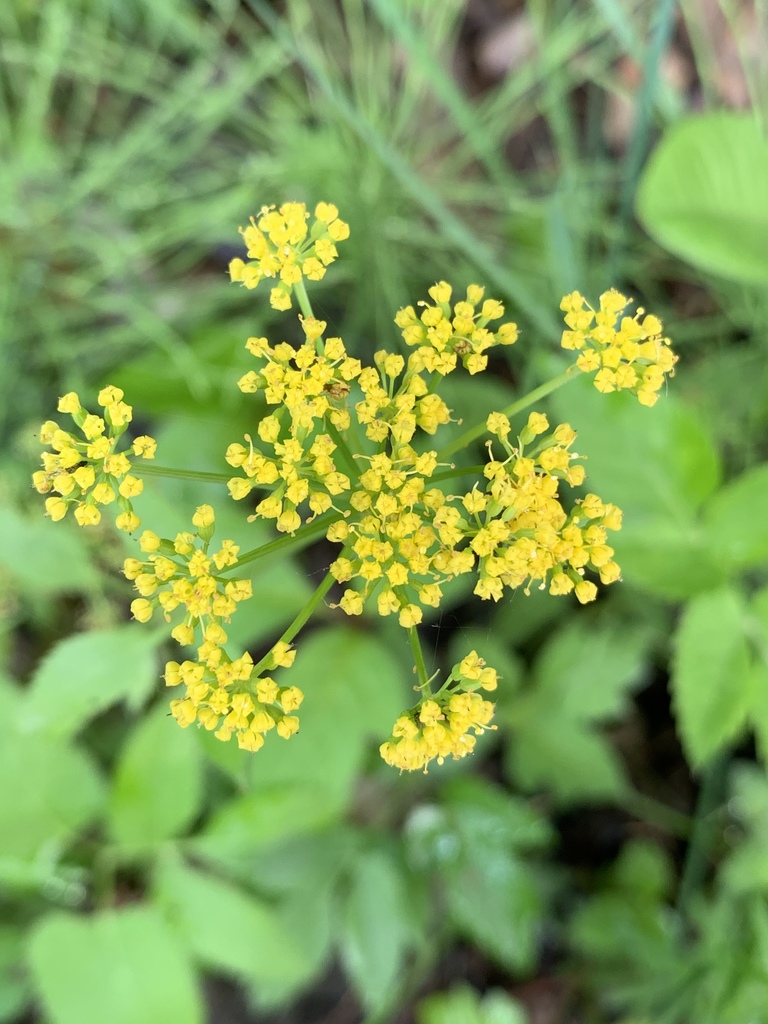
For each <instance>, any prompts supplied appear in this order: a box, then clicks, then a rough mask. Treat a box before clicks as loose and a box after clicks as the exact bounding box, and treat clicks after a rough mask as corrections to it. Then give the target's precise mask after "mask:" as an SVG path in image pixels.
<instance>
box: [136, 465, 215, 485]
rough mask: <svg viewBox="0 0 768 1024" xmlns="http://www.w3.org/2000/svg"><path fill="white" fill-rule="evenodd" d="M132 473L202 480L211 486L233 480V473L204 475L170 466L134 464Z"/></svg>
mask: <svg viewBox="0 0 768 1024" xmlns="http://www.w3.org/2000/svg"><path fill="white" fill-rule="evenodd" d="M131 472H132V473H135V474H137V476H141V475H142V474H143V475H144V476H164V477H168V478H169V479H172V480H202V481H203V482H205V483H209V484H225V483H226V482H227V481H228V480H231V479H232V474H231V473H202V472H198V471H197V470H196V469H171V468H170V467H169V466H151V465H148V464H144V463H140V462H133V463H131Z"/></svg>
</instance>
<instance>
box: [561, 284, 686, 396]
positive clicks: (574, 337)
mask: <svg viewBox="0 0 768 1024" xmlns="http://www.w3.org/2000/svg"><path fill="white" fill-rule="evenodd" d="M628 303H629V299H627V298H626V297H625V296H624V295H622V294H621V293H620V292H618V291H616V289H615V288H611V290H610V291H607V292H604V293H603V294H602V295H601V296H600V309H599V310H594V309H592V307H591V306H589V305H588V303H587V302H586V300H585V299H584V298H583V297H582V296H581V295H580V294H579V293H578V292H572V293H571V294H570V295H566V296H565V298H564V299H563V301H562V302H561V303H560V308H561V309H562V310H563V311H564V312H565V314H566V315H565V322H566V324H567V326H568V330H566V331H563V336H562V341H561V344H562V347H563V348H565V349H570V350H573V351H577V352H578V353H579V356H578V359H577V360H576V365H577V366H578V367H579V369H581V370H583V371H584V372H585V373H594V372H595V371H597V372H596V373H595V387H596V388H597V390H598V391H602V392H603V393H604V394H607V393H608V392H611V391H630V392H631V393H632V394H633V395H636V396H637V399H638V401H640V402H641V403H642V404H643V405H648V406H651V405H655V403H656V402H657V400H658V397H659V394H658V393H659V391H660V390H661V387H662V385H663V384H664V382H665V380H666V377H667V376H670V377H672V376H674V372H675V363H676V362H677V359H678V357H677V356H676V355H675V353H674V352H673V351H672V349H671V348H670V346H669V338H664V337H662V333H661V332H662V330H663V327H662V323H661V320H659V318H658V317H657V316H652V315H643V314H644V310H642V309H638V311H637V313H636V314H635V316H634V317H629V316H621V314H622V312H623V311H624V308H625V307H626V306H627V305H628ZM619 318H621V319H620V322H619ZM617 324H618V326H617Z"/></svg>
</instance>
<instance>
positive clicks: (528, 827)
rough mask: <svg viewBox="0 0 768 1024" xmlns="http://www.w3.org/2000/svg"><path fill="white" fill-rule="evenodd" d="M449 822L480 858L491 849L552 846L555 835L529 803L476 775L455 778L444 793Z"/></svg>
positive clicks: (455, 832) (544, 819)
mask: <svg viewBox="0 0 768 1024" xmlns="http://www.w3.org/2000/svg"><path fill="white" fill-rule="evenodd" d="M443 807H444V808H445V810H446V812H447V823H448V826H449V827H450V828H451V829H452V831H453V832H454V834H455V835H456V836H458V837H459V838H460V839H461V844H462V848H463V849H464V850H465V851H469V850H473V849H475V848H477V852H478V855H482V853H483V852H484V851H485V850H486V849H488V848H489V847H491V846H496V847H498V848H500V849H503V850H521V851H522V850H537V849H542V848H543V847H546V846H548V845H549V844H550V843H551V841H552V832H551V829H550V826H549V823H548V822H547V820H546V818H544V817H543V816H542V815H541V813H540V812H539V811H537V810H536V809H535V808H534V807H532V806H531V805H530V803H529V802H528V801H526V800H522V799H520V798H519V797H516V796H512V794H511V793H510V792H509V791H508V790H506V789H504V788H502V787H501V786H497V785H494V784H493V783H491V782H488V781H486V780H485V779H480V778H478V777H476V776H473V775H465V776H460V777H458V778H455V779H451V780H450V781H449V782H448V783H447V784H446V785H445V787H444V790H443Z"/></svg>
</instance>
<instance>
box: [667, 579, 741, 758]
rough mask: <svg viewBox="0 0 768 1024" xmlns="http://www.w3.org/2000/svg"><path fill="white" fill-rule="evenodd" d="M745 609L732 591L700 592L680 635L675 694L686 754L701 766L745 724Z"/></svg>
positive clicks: (674, 670)
mask: <svg viewBox="0 0 768 1024" xmlns="http://www.w3.org/2000/svg"><path fill="white" fill-rule="evenodd" d="M744 616H745V610H744V607H743V602H742V600H741V598H740V596H739V595H738V594H737V593H735V592H734V591H732V590H717V591H714V592H713V593H710V594H701V595H699V596H698V597H695V598H693V600H692V601H691V602H690V603H689V604H688V606H687V607H686V609H685V611H684V613H683V617H682V619H681V622H680V625H679V627H678V630H677V634H676V636H675V641H674V644H675V653H674V659H673V669H672V681H671V685H672V695H673V702H674V707H675V714H676V718H677V725H678V729H679V731H680V735H681V738H682V741H683V745H684V747H685V750H686V753H687V755H688V757H689V759H690V760H691V763H692V764H694V765H695V766H697V767H698V766H701V765H702V764H704V762H705V761H707V760H708V759H709V758H710V757H712V755H713V754H715V753H717V751H718V750H721V749H722V748H723V747H724V746H725V744H726V743H728V741H729V740H731V739H733V738H734V737H735V736H736V735H737V734H738V732H739V730H740V729H741V728H742V726H743V725H744V722H745V719H746V715H747V711H748V708H749V701H750V695H751V691H750V680H749V652H748V649H747V643H746V639H745V636H744Z"/></svg>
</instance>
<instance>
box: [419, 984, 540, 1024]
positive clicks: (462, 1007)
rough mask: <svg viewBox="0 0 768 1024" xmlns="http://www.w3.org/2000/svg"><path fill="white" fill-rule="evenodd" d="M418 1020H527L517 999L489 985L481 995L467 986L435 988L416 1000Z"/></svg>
mask: <svg viewBox="0 0 768 1024" xmlns="http://www.w3.org/2000/svg"><path fill="white" fill-rule="evenodd" d="M416 1020H417V1024H527V1022H528V1015H527V1014H526V1012H525V1010H524V1009H523V1007H522V1006H521V1005H520V1003H518V1002H517V1000H515V999H513V998H512V997H511V996H509V995H507V993H506V992H502V991H501V990H500V989H491V991H490V992H486V993H485V995H483V996H480V995H479V994H478V993H477V992H476V991H475V990H474V989H472V988H469V986H463V985H462V986H460V987H457V988H454V989H451V990H450V991H449V992H436V993H435V994H434V995H431V996H428V997H427V998H426V999H424V1000H422V1001H421V1003H419V1006H418V1008H417V1011H416Z"/></svg>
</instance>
